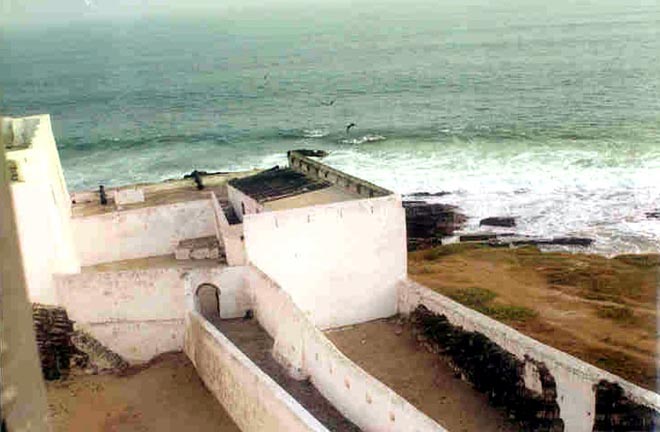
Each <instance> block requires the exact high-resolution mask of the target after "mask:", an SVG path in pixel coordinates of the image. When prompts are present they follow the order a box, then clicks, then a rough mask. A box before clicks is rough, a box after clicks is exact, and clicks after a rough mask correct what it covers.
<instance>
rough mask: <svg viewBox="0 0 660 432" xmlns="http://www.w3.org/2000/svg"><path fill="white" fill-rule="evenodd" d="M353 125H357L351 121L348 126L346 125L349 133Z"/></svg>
mask: <svg viewBox="0 0 660 432" xmlns="http://www.w3.org/2000/svg"><path fill="white" fill-rule="evenodd" d="M353 126H357V125H356V124H355V123H349V124H348V126H346V133H348V132H349V131H350V130H351V128H352V127H353Z"/></svg>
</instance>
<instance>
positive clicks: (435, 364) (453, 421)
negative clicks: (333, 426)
mask: <svg viewBox="0 0 660 432" xmlns="http://www.w3.org/2000/svg"><path fill="white" fill-rule="evenodd" d="M326 334H327V336H328V338H330V340H331V341H332V342H333V343H334V344H335V345H336V346H337V348H339V349H340V350H341V351H342V352H343V353H344V354H345V355H346V356H348V357H349V358H350V359H351V360H353V361H354V362H355V363H357V364H358V365H359V366H360V367H362V368H363V369H364V370H365V371H367V372H368V373H370V374H371V375H373V376H374V377H376V378H378V379H379V380H381V381H382V382H383V383H384V384H386V385H387V386H389V387H390V388H391V389H392V390H394V391H395V392H397V393H398V394H399V395H401V396H402V397H403V398H405V399H406V400H407V401H408V402H410V403H411V404H413V405H414V406H416V407H417V408H418V409H419V410H421V411H422V412H424V413H425V414H427V415H428V416H429V417H431V418H433V419H435V420H436V421H437V422H438V423H440V424H441V425H442V426H444V427H445V428H446V429H448V430H450V431H452V432H462V431H484V432H487V431H516V430H518V428H517V427H516V426H515V425H513V424H511V423H510V422H509V421H508V419H507V415H506V414H505V413H504V412H503V411H500V410H498V409H496V408H493V407H492V406H491V405H490V404H489V403H488V398H487V397H486V395H485V394H482V393H479V392H478V391H476V390H475V389H473V388H472V386H471V385H470V384H469V383H467V382H465V381H462V380H460V379H459V378H456V377H455V374H454V373H453V371H452V370H451V369H450V368H449V366H448V365H447V364H446V363H445V362H444V361H443V360H442V359H441V358H440V357H439V356H437V355H435V354H431V353H429V352H427V351H426V350H424V349H422V348H420V347H419V345H418V343H417V342H416V340H415V339H414V337H413V335H412V331H411V329H410V328H409V327H408V325H403V326H399V325H398V324H397V322H396V320H395V319H385V320H377V321H371V322H368V323H363V324H358V325H355V326H350V327H345V328H342V329H335V330H331V331H328V332H326Z"/></svg>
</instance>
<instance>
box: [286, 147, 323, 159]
mask: <svg viewBox="0 0 660 432" xmlns="http://www.w3.org/2000/svg"><path fill="white" fill-rule="evenodd" d="M293 151H294V152H296V153H298V154H301V155H303V156H307V157H318V158H322V157H326V156H327V155H328V154H329V153H328V152H327V151H325V150H310V149H298V150H293Z"/></svg>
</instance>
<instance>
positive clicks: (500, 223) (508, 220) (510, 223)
mask: <svg viewBox="0 0 660 432" xmlns="http://www.w3.org/2000/svg"><path fill="white" fill-rule="evenodd" d="M482 225H487V226H496V227H506V228H511V227H514V226H516V218H514V217H511V216H495V217H487V218H485V219H481V220H480V221H479V226H482Z"/></svg>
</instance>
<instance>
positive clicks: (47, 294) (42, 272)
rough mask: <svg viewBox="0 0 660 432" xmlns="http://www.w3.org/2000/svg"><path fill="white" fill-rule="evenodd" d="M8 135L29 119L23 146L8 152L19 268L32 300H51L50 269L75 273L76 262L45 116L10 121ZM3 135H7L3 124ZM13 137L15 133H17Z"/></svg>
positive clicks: (67, 210)
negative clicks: (14, 177) (15, 171)
mask: <svg viewBox="0 0 660 432" xmlns="http://www.w3.org/2000/svg"><path fill="white" fill-rule="evenodd" d="M9 121H10V122H11V125H12V128H13V129H14V130H15V131H14V132H12V134H17V133H18V132H16V131H17V130H21V125H22V124H23V123H26V122H27V123H30V124H31V125H32V126H31V127H30V128H29V130H30V131H31V132H30V135H29V136H28V135H26V136H23V137H22V138H21V139H22V140H24V141H25V142H23V144H29V146H28V147H27V148H24V149H20V150H12V151H10V152H9V153H8V154H7V157H8V159H9V160H12V161H14V162H15V163H16V164H17V165H18V167H19V173H20V180H21V181H19V182H14V183H11V193H12V196H13V198H14V204H15V205H14V211H15V216H16V220H17V227H18V235H19V241H20V244H21V249H22V250H23V266H24V270H25V274H26V282H27V287H28V293H29V297H30V300H31V301H37V302H42V303H53V299H54V291H53V282H52V275H53V274H54V273H75V272H78V271H80V263H79V261H78V258H77V254H76V251H75V247H74V245H73V242H72V230H71V225H70V214H71V202H70V199H69V194H68V191H67V189H66V183H65V181H64V176H63V174H62V168H61V165H60V159H59V155H58V153H57V147H56V144H55V138H54V137H53V132H52V129H51V123H50V116H48V115H41V116H33V117H26V118H21V119H10V120H9ZM3 133H5V134H9V132H8V129H5V128H3ZM16 137H18V135H17V136H16Z"/></svg>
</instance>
